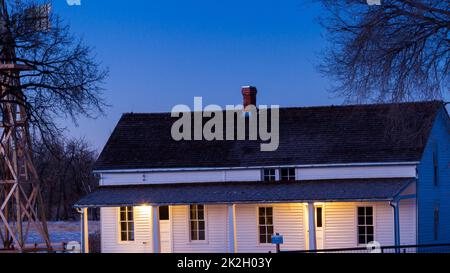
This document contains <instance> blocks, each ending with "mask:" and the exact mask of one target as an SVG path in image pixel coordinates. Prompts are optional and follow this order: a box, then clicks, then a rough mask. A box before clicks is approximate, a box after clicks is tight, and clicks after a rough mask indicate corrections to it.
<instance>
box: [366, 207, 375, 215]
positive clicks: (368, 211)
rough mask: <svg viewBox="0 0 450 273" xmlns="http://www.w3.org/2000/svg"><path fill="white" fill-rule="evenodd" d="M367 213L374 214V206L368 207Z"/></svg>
mask: <svg viewBox="0 0 450 273" xmlns="http://www.w3.org/2000/svg"><path fill="white" fill-rule="evenodd" d="M366 215H373V209H372V207H366Z"/></svg>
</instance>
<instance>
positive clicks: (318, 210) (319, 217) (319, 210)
mask: <svg viewBox="0 0 450 273" xmlns="http://www.w3.org/2000/svg"><path fill="white" fill-rule="evenodd" d="M316 219H317V221H316V226H317V227H322V208H321V207H318V208H316Z"/></svg>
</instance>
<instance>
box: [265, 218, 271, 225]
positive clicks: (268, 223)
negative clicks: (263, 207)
mask: <svg viewBox="0 0 450 273" xmlns="http://www.w3.org/2000/svg"><path fill="white" fill-rule="evenodd" d="M266 224H267V225H272V224H273V218H272V217H267V219H266Z"/></svg>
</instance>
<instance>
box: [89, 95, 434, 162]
mask: <svg viewBox="0 0 450 273" xmlns="http://www.w3.org/2000/svg"><path fill="white" fill-rule="evenodd" d="M440 107H442V102H438V101H431V102H417V103H404V104H376V105H359V106H329V107H306V108H281V109H280V145H279V148H278V150H276V151H273V152H262V151H260V142H259V141H205V140H203V141H174V140H173V139H172V137H171V127H172V124H173V122H174V121H175V120H177V118H172V117H171V116H170V113H157V114H132V113H129V114H124V115H123V116H122V118H121V119H120V121H119V122H118V124H117V126H116V128H115V130H114V131H113V133H112V135H111V137H110V138H109V140H108V142H107V144H106V146H105V147H104V149H103V151H102V153H101V154H100V157H99V159H98V161H97V163H96V166H95V169H96V170H112V169H142V168H192V167H247V166H267V165H303V164H339V163H369V162H374V163H375V162H404V161H419V160H420V158H421V155H422V152H423V149H424V146H425V144H426V140H427V138H428V135H429V133H430V129H431V126H432V122H433V120H434V117H435V115H436V112H437V110H438V109H439V108H440ZM224 116H225V115H224Z"/></svg>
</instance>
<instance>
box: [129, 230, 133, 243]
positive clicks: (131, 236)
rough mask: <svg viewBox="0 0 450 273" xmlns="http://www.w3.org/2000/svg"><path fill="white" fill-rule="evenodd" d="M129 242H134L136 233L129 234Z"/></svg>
mask: <svg viewBox="0 0 450 273" xmlns="http://www.w3.org/2000/svg"><path fill="white" fill-rule="evenodd" d="M128 240H129V241H134V232H132V231H131V232H129V233H128Z"/></svg>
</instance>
